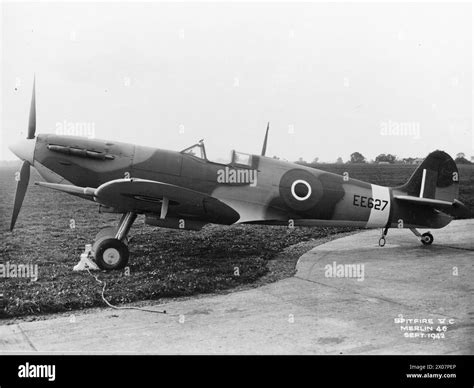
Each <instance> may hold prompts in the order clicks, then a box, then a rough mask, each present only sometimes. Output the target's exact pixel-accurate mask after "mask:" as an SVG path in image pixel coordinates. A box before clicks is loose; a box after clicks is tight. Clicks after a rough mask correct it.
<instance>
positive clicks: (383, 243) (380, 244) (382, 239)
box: [379, 237, 386, 247]
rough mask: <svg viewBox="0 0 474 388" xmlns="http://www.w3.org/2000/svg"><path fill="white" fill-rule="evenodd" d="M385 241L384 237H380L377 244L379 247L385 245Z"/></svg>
mask: <svg viewBox="0 0 474 388" xmlns="http://www.w3.org/2000/svg"><path fill="white" fill-rule="evenodd" d="M385 242H386V241H385V237H380V240H379V246H380V247H383V246H385Z"/></svg>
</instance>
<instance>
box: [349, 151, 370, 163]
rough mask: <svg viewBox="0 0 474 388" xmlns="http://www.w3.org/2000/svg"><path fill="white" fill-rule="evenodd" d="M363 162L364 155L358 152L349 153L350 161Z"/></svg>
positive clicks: (364, 160)
mask: <svg viewBox="0 0 474 388" xmlns="http://www.w3.org/2000/svg"><path fill="white" fill-rule="evenodd" d="M365 162H366V159H365V156H364V155H362V154H361V153H360V152H353V153H352V154H351V161H350V163H365Z"/></svg>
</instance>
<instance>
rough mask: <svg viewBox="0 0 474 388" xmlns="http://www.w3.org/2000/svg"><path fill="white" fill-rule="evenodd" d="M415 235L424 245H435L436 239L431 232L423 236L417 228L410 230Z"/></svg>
mask: <svg viewBox="0 0 474 388" xmlns="http://www.w3.org/2000/svg"><path fill="white" fill-rule="evenodd" d="M410 230H411V231H412V232H413V234H414V235H415V236H416V237H418V238H419V239H420V241H421V243H422V244H423V245H431V244H432V243H433V240H434V237H433V235H432V234H431V233H430V232H426V233H423V234H421V233H420V232H418V230H416V229H415V228H410Z"/></svg>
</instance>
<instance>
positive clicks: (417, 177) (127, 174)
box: [34, 135, 458, 228]
mask: <svg viewBox="0 0 474 388" xmlns="http://www.w3.org/2000/svg"><path fill="white" fill-rule="evenodd" d="M71 148H72V149H73V150H70V149H71ZM86 151H87V152H86ZM250 158H251V159H250V160H251V162H250V165H248V166H242V165H240V164H239V165H236V164H228V165H224V164H220V163H214V162H211V161H208V160H205V159H200V158H198V157H195V156H192V155H189V154H185V153H180V152H175V151H169V150H160V149H155V148H151V147H143V146H135V145H130V144H125V143H120V142H114V141H105V140H97V139H93V140H91V139H86V138H79V137H71V136H57V135H38V136H37V141H36V148H35V154H34V161H35V164H34V166H35V167H37V168H38V170H39V172H40V174H41V175H42V176H43V177H44V179H46V180H47V181H49V182H53V183H68V184H73V185H76V186H79V187H91V188H98V187H99V186H101V189H100V190H101V196H99V197H97V198H95V200H96V201H97V202H99V203H102V204H103V205H105V206H111V207H113V208H115V209H116V210H118V211H120V212H126V211H136V212H138V213H144V214H147V215H148V216H153V215H158V216H159V214H160V211H161V199H162V197H163V192H167V193H168V194H167V196H168V197H169V199H170V206H169V213H168V214H169V216H170V217H174V218H180V217H182V218H186V219H191V220H194V221H202V222H212V223H222V224H232V223H236V222H237V223H260V224H281V225H285V224H288V222H290V221H294V223H295V225H310V226H318V225H322V226H324V225H332V226H345V225H351V226H359V227H367V228H384V227H387V226H390V227H398V226H399V225H400V222H399V221H400V220H403V227H432V228H440V227H443V226H445V225H446V224H447V223H449V222H450V221H451V219H452V218H451V217H450V216H448V215H446V214H444V213H440V212H439V211H437V210H436V209H435V208H434V207H430V206H426V205H422V204H413V203H407V202H401V201H399V200H397V199H396V198H394V196H397V195H401V194H403V195H410V196H417V197H418V196H420V194H421V196H422V198H436V199H442V200H445V201H453V200H454V198H455V197H456V196H457V184H458V182H457V181H453V179H452V176H453V174H457V169H456V165H455V164H454V162H453V161H452V158H451V157H449V155H447V154H446V153H444V152H442V151H435V152H433V153H432V154H430V155H429V157H428V158H427V159H426V160H425V162H423V164H422V165H421V166H420V167H419V168H418V169H417V170H416V171H415V173H414V174H413V176H412V177H411V178H410V180H409V181H408V182H407V183H406V184H405V185H403V186H400V187H396V188H389V187H383V186H378V185H374V184H370V183H366V182H362V181H359V180H356V179H352V178H345V177H343V176H340V175H337V174H332V173H328V172H324V171H321V170H317V169H313V168H309V167H306V166H300V165H296V164H293V163H288V162H284V161H280V160H275V159H272V158H267V157H262V156H257V155H251V157H250ZM225 167H229V168H230V169H235V170H242V169H248V170H249V173H250V172H252V171H253V170H256V176H257V181H256V185H254V186H252V185H250V184H249V183H239V182H228V183H219V182H218V179H217V177H218V174H219V171H220V170H222V169H223V168H225ZM250 170H252V171H250ZM242 175H244V174H242ZM129 178H132V179H133V178H140V179H143V180H149V181H153V182H150V183H148V184H147V183H145V182H141V183H140V184H139V185H138V184H136V185H135V186H134V185H130V182H129V181H117V182H113V184H111V183H110V182H111V181H115V180H121V179H122V180H123V179H129ZM127 182H128V184H127ZM102 185H104V187H102ZM169 185H172V186H169ZM421 187H422V191H423V192H422V193H420V188H421ZM163 190H165V191H163ZM143 193H146V194H147V195H143ZM138 194H140V195H138Z"/></svg>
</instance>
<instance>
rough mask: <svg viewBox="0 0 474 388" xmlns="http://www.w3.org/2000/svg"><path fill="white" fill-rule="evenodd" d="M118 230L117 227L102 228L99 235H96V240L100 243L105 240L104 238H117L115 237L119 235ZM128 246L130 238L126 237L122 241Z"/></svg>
mask: <svg viewBox="0 0 474 388" xmlns="http://www.w3.org/2000/svg"><path fill="white" fill-rule="evenodd" d="M117 230H118V228H117V227H116V226H107V227H105V228H102V229H101V230H99V233H97V234H96V235H95V240H94V241H96V242H99V241H100V240H103V239H104V238H115V235H116V234H117ZM122 241H123V242H124V243H125V244H126V245H128V238H127V237H125V238H124V239H123V240H122Z"/></svg>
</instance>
